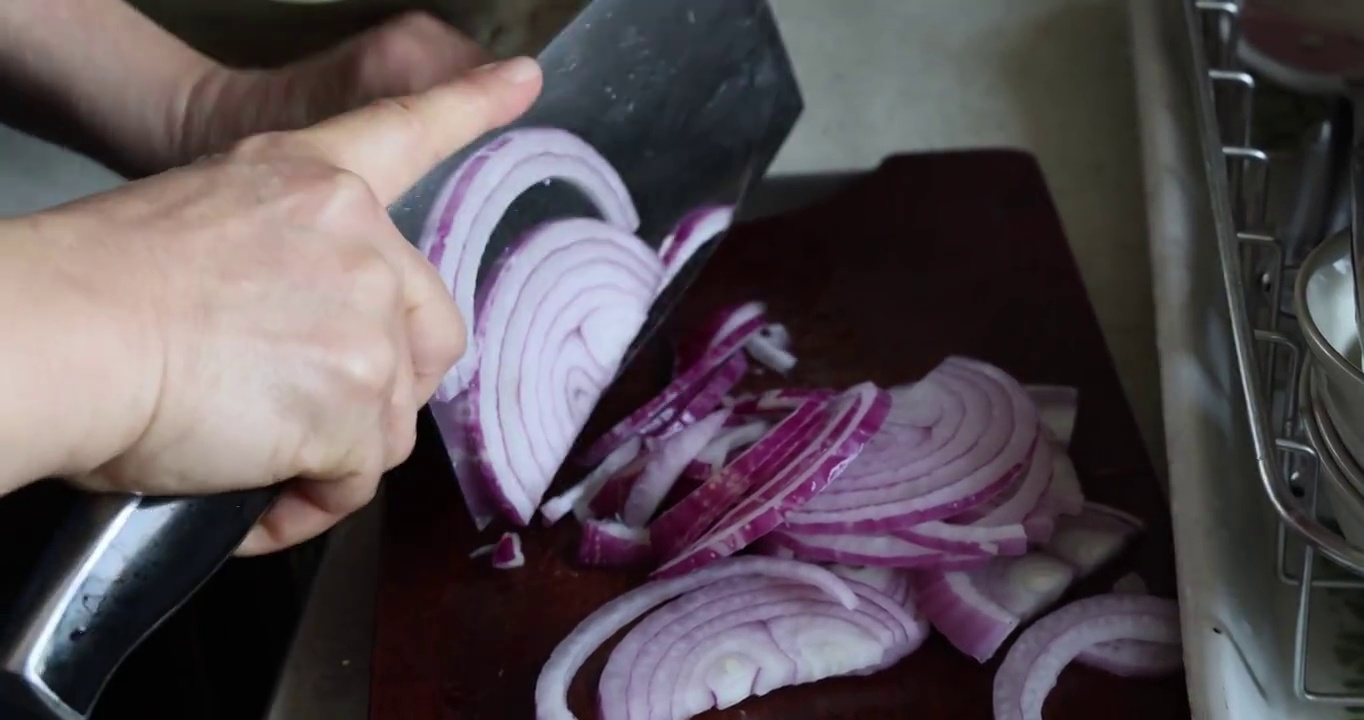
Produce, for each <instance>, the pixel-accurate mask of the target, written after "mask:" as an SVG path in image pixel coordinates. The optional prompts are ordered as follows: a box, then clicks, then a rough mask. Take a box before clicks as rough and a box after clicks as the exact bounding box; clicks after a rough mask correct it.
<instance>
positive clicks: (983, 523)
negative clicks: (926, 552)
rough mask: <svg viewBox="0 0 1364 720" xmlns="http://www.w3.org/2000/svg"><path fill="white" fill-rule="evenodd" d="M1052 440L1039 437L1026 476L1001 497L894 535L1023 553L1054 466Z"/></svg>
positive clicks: (936, 544)
mask: <svg viewBox="0 0 1364 720" xmlns="http://www.w3.org/2000/svg"><path fill="white" fill-rule="evenodd" d="M1055 454H1056V453H1055V452H1054V451H1053V450H1052V447H1051V443H1050V442H1047V441H1046V440H1045V439H1039V440H1038V442H1037V446H1036V447H1035V448H1034V449H1033V456H1032V462H1031V463H1030V464H1029V466H1028V470H1027V472H1025V473H1024V474H1023V478H1022V479H1021V480H1020V481H1019V482H1018V483H1017V484H1016V485H1015V486H1014V487H1013V488H1012V491H1006V492H1005V493H1004V494H1002V495H1000V496H999V497H998V498H995V499H993V500H991V501H990V502H989V503H986V504H984V505H982V506H981V507H977V508H973V509H972V510H970V511H968V512H967V513H965V514H963V515H961V516H958V517H956V518H952V519H950V520H930V521H929V522H926V523H920V524H919V525H915V526H914V527H911V528H907V529H905V530H897V531H896V533H895V534H897V535H899V536H900V537H903V538H904V539H906V540H909V541H911V542H913V543H915V544H918V545H923V546H924V547H928V548H934V549H937V550H942V551H944V552H949V553H958V554H963V555H1022V554H1023V553H1025V552H1027V551H1028V541H1029V535H1028V531H1027V528H1026V527H1025V526H1024V521H1025V520H1026V519H1027V518H1028V517H1029V516H1030V515H1033V514H1034V513H1035V511H1036V509H1037V505H1038V503H1039V502H1041V499H1042V496H1043V494H1045V493H1046V491H1047V487H1048V486H1049V485H1050V484H1051V476H1052V473H1053V471H1054V468H1055V459H1054V457H1053V456H1054V455H1055Z"/></svg>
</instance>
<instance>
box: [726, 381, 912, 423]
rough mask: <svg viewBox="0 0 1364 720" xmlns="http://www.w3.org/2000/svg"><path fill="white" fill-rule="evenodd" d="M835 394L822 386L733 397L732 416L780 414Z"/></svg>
mask: <svg viewBox="0 0 1364 720" xmlns="http://www.w3.org/2000/svg"><path fill="white" fill-rule="evenodd" d="M892 392H893V391H892ZM837 394H838V393H836V392H834V391H833V390H826V389H824V388H781V389H778V390H768V391H766V392H761V393H758V394H757V395H744V396H742V397H738V398H735V399H734V402H733V404H732V405H731V407H732V408H733V409H734V415H733V417H734V418H735V419H736V420H744V419H748V418H750V417H751V416H754V415H768V414H778V415H781V414H784V413H788V412H791V411H792V410H795V409H796V408H798V407H800V406H801V405H802V404H804V403H806V402H809V401H811V400H815V401H821V402H822V401H825V400H828V399H830V398H832V397H833V396H835V395H837ZM892 408H893V406H892Z"/></svg>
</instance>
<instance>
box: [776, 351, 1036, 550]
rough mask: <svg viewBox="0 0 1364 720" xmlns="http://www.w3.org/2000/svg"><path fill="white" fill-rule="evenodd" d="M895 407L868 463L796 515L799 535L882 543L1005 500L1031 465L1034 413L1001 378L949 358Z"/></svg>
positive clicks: (898, 397)
mask: <svg viewBox="0 0 1364 720" xmlns="http://www.w3.org/2000/svg"><path fill="white" fill-rule="evenodd" d="M892 397H893V400H894V403H895V406H896V409H895V410H894V411H893V417H894V418H895V420H894V422H893V424H892V423H887V427H886V428H885V429H884V430H883V433H882V437H881V439H880V440H879V441H878V440H877V439H876V438H873V441H872V449H873V451H872V452H870V453H868V455H870V458H869V459H866V460H864V461H863V463H862V464H861V465H859V463H857V462H854V463H853V465H852V466H851V467H849V468H848V471H847V472H846V473H844V474H843V476H842V477H840V478H839V481H838V482H836V483H833V484H831V485H830V486H829V488H828V489H827V490H826V491H825V492H823V493H821V494H820V495H819V496H817V497H815V498H814V499H813V500H812V501H811V502H810V503H808V504H807V505H806V506H805V507H803V508H801V509H800V510H799V511H797V512H794V513H792V514H791V516H790V517H789V518H788V521H787V522H788V524H790V526H791V528H792V529H793V530H798V531H800V532H804V533H843V532H849V531H852V532H860V533H880V532H887V531H894V530H900V529H905V528H910V527H913V526H914V525H918V524H920V523H923V522H927V521H929V520H941V519H945V518H950V517H953V516H955V515H959V514H961V513H962V512H964V511H967V510H970V509H971V508H973V507H976V506H978V505H980V504H981V503H984V502H988V501H989V500H990V499H991V498H993V497H995V496H997V495H999V494H1000V493H1001V492H1003V491H1004V490H1005V489H1007V488H1008V487H1009V486H1010V484H1011V483H1013V482H1015V481H1016V480H1017V479H1018V478H1019V477H1020V473H1021V472H1022V471H1024V470H1025V469H1026V468H1027V467H1028V464H1029V463H1030V462H1031V458H1030V456H1031V453H1032V449H1033V446H1034V445H1035V442H1036V439H1037V436H1038V427H1039V422H1038V417H1037V409H1036V407H1035V406H1034V405H1033V402H1032V400H1031V399H1030V398H1029V397H1028V395H1027V393H1026V392H1024V391H1023V388H1022V387H1021V386H1020V385H1019V384H1018V383H1017V382H1016V381H1015V380H1014V379H1013V378H1011V377H1009V376H1008V375H1007V374H1006V373H1004V372H1003V371H1002V370H999V369H998V368H995V367H993V366H990V365H987V364H985V363H981V362H977V361H974V360H968V359H965V358H959V357H952V358H948V359H947V360H944V361H943V362H942V364H941V365H939V366H938V367H937V368H936V369H935V370H933V371H932V372H930V373H929V374H928V375H927V376H925V377H924V379H923V380H921V381H919V382H917V383H915V384H914V385H912V386H910V387H908V388H904V389H899V391H898V392H896V391H892ZM859 460H862V458H859Z"/></svg>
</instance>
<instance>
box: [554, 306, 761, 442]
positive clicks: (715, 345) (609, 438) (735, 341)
mask: <svg viewBox="0 0 1364 720" xmlns="http://www.w3.org/2000/svg"><path fill="white" fill-rule="evenodd" d="M765 311H766V307H765V306H764V305H763V304H762V303H746V304H744V305H739V306H737V307H734V308H730V309H728V310H726V311H725V312H723V313H721V315H720V316H719V318H720V319H717V320H714V321H712V325H714V326H715V328H716V329H715V334H714V335H711V336H708V337H709V338H710V340H709V342H708V343H707V344H706V346H705V347H704V349H703V351H702V352H701V354H700V355H699V356H698V359H697V360H696V361H695V362H693V363H691V364H690V365H688V366H687V369H686V370H685V371H683V372H682V373H681V374H680V375H678V376H677V377H676V378H675V379H673V381H672V382H671V383H669V384H668V387H666V388H664V389H663V392H662V393H660V394H659V395H658V396H657V397H655V398H654V399H653V400H650V401H649V402H648V403H646V404H645V405H644V406H643V407H641V408H639V409H638V410H635V411H634V412H633V413H631V414H630V415H629V416H628V417H626V418H625V419H623V420H621V421H620V422H619V423H616V425H615V426H614V427H612V428H611V429H610V430H608V431H606V433H605V434H604V435H602V436H601V437H600V438H598V439H597V440H596V442H594V443H592V444H591V445H590V446H588V448H587V449H586V450H585V451H584V452H583V453H582V457H581V458H580V461H581V462H582V463H584V464H589V465H590V464H594V463H597V462H600V461H601V459H602V458H604V457H606V456H607V455H608V454H609V453H610V452H611V451H612V450H614V449H616V448H617V447H619V446H620V445H621V444H622V443H624V442H625V441H626V440H629V439H630V438H632V437H636V436H639V435H652V434H654V433H656V432H658V431H659V430H661V429H663V428H665V427H667V426H668V423H670V422H672V420H673V419H674V418H675V417H676V416H677V415H678V414H679V413H681V411H682V410H683V409H684V408H687V407H688V403H689V402H690V401H691V400H692V399H693V398H694V397H696V395H697V393H699V392H701V391H702V389H703V388H705V387H706V385H707V383H708V381H709V380H710V379H711V375H712V374H713V373H714V372H716V370H718V369H719V368H720V367H721V366H723V365H724V364H725V362H726V361H728V360H729V359H730V357H732V356H733V355H734V354H735V353H737V352H739V350H740V348H742V347H743V344H744V343H745V342H747V341H748V339H749V338H750V337H752V336H753V335H755V334H757V333H758V331H760V330H762V327H763V313H764V312H765ZM716 403H717V404H718V403H719V398H716ZM712 409H713V408H712ZM705 412H709V410H707V411H705ZM703 414H704V413H703Z"/></svg>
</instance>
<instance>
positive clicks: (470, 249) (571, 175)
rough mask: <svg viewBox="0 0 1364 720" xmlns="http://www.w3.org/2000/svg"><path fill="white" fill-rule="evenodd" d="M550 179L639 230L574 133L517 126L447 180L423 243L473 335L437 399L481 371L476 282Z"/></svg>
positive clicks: (629, 205)
mask: <svg viewBox="0 0 1364 720" xmlns="http://www.w3.org/2000/svg"><path fill="white" fill-rule="evenodd" d="M551 180H560V181H564V182H568V183H570V184H572V185H573V186H574V187H576V188H577V189H578V190H580V191H582V193H583V194H584V195H586V196H587V198H588V199H589V200H590V201H591V202H592V203H593V204H594V205H595V206H596V208H597V210H598V211H600V212H601V215H602V218H604V219H605V221H606V222H607V223H610V224H611V225H614V226H615V227H617V228H620V229H621V230H624V231H627V232H633V231H634V230H635V229H636V228H638V227H639V213H638V212H636V210H635V206H634V203H633V201H631V199H630V192H629V190H628V189H627V188H626V187H625V183H624V182H623V181H622V180H621V178H620V176H619V175H617V174H616V171H615V169H614V168H613V167H611V164H610V163H609V162H607V161H606V159H605V158H603V157H602V156H601V155H600V154H598V153H597V151H596V150H594V149H593V148H592V146H591V145H588V144H587V143H585V142H583V141H582V140H581V139H579V138H577V137H576V136H574V135H573V134H571V133H569V132H566V131H564V130H558V129H553V128H518V129H515V130H510V131H507V132H506V133H504V134H502V135H501V136H499V137H497V138H495V139H493V140H492V141H490V142H489V143H488V144H486V145H484V146H483V147H482V148H480V149H479V150H478V151H477V152H475V153H474V154H473V155H472V156H471V157H470V158H469V159H468V160H466V161H465V162H464V164H463V165H461V166H460V167H459V169H458V170H456V171H455V172H454V173H452V174H451V175H450V179H449V180H447V181H446V183H445V186H444V187H443V188H442V189H441V191H440V199H439V200H437V201H436V202H435V203H434V205H433V211H432V213H431V215H430V216H429V217H428V218H427V220H426V226H425V228H424V229H423V230H422V235H421V239H420V240H419V241H418V247H419V248H420V249H421V251H422V252H423V254H425V255H426V257H427V258H428V259H429V260H430V261H431V264H433V265H435V266H436V268H437V269H438V270H439V271H440V276H441V279H442V280H444V281H445V286H446V288H448V289H449V290H450V292H451V294H452V295H453V297H454V298H455V303H456V304H457V305H458V306H459V310H460V313H461V314H462V315H463V316H464V321H465V325H466V327H467V328H468V331H467V332H468V333H469V334H468V335H467V336H466V342H467V346H466V348H465V351H464V356H463V357H462V358H460V360H459V362H458V363H456V364H455V366H454V367H453V368H451V369H450V372H449V373H447V374H446V376H445V379H444V380H443V381H442V383H441V386H440V388H439V389H438V390H437V392H436V399H438V400H443V401H449V400H452V399H454V397H455V396H456V395H458V394H459V393H460V392H463V390H464V388H465V387H466V386H467V385H468V384H469V382H470V381H471V380H472V379H473V375H474V371H475V369H476V368H477V367H478V363H479V358H480V357H481V355H482V349H481V348H480V347H479V344H478V338H476V337H474V335H473V329H474V327H475V326H476V324H477V321H478V315H479V313H480V312H481V310H482V308H480V307H477V305H476V303H475V283H476V282H477V278H478V268H479V265H480V264H481V263H482V261H483V254H484V251H485V250H486V249H487V246H488V240H489V239H490V238H491V237H492V234H493V229H494V228H495V227H496V226H497V223H498V222H499V221H500V220H501V219H502V216H503V215H505V214H506V213H507V209H508V208H510V207H511V205H512V203H513V202H515V201H516V199H517V198H518V197H520V196H521V194H522V193H524V192H525V191H526V190H529V189H530V188H532V187H535V186H536V185H540V184H542V183H547V182H549V181H551Z"/></svg>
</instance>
